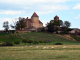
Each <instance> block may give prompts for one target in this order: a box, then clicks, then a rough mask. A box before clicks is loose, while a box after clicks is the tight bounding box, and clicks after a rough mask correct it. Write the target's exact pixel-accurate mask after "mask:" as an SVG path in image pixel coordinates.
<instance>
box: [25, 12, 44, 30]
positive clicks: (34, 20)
mask: <svg viewBox="0 0 80 60" xmlns="http://www.w3.org/2000/svg"><path fill="white" fill-rule="evenodd" d="M24 20H25V22H26V26H27V27H25V29H26V30H28V29H35V30H36V29H38V28H42V27H43V23H42V22H41V21H40V20H39V16H38V15H37V14H36V13H35V12H34V13H33V15H32V16H31V18H28V17H27V18H26V19H24Z"/></svg>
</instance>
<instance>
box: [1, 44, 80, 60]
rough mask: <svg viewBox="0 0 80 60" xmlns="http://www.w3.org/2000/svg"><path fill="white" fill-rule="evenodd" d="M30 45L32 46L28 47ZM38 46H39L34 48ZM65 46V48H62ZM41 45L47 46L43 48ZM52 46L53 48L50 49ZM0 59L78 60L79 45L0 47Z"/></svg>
mask: <svg viewBox="0 0 80 60" xmlns="http://www.w3.org/2000/svg"><path fill="white" fill-rule="evenodd" d="M30 46H33V47H32V48H30ZM36 46H39V48H36ZM63 46H66V49H63ZM43 47H49V48H48V49H43ZM51 47H54V49H51ZM0 59H1V60H80V45H28V46H27V47H25V46H10V47H9V46H7V47H0Z"/></svg>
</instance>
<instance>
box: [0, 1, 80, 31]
mask: <svg viewBox="0 0 80 60" xmlns="http://www.w3.org/2000/svg"><path fill="white" fill-rule="evenodd" d="M34 12H36V13H37V15H38V16H39V20H40V21H41V22H43V25H44V26H46V23H47V22H49V21H50V20H53V19H54V17H55V16H56V15H57V16H58V17H59V19H60V20H62V21H63V22H64V21H69V22H70V23H71V26H70V28H79V29H80V0H0V30H3V29H4V28H3V22H5V21H9V25H11V24H13V21H15V20H16V21H17V20H18V18H19V17H22V18H27V17H29V18H31V16H32V14H33V13H34ZM9 29H11V28H9Z"/></svg>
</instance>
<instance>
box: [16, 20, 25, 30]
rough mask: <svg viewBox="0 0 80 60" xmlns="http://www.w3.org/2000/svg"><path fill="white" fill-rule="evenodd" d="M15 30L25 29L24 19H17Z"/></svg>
mask: <svg viewBox="0 0 80 60" xmlns="http://www.w3.org/2000/svg"><path fill="white" fill-rule="evenodd" d="M16 25H17V27H16V28H17V29H21V30H22V28H25V27H26V23H25V20H24V19H19V21H18V22H17V24H16Z"/></svg>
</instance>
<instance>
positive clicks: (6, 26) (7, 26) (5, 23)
mask: <svg viewBox="0 0 80 60" xmlns="http://www.w3.org/2000/svg"><path fill="white" fill-rule="evenodd" d="M8 24H9V22H8V21H5V22H4V23H3V27H4V28H5V30H6V32H8V29H9V25H8Z"/></svg>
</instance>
